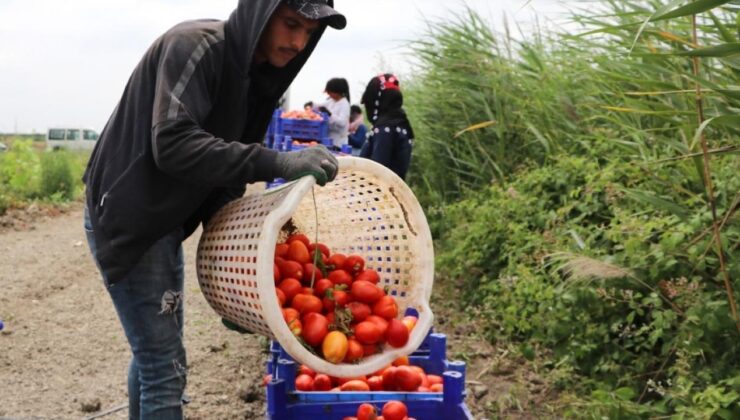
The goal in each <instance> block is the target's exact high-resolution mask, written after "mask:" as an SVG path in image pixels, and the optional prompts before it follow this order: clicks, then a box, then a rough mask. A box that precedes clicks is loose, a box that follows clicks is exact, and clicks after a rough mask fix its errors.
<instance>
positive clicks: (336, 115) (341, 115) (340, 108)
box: [319, 78, 350, 149]
mask: <svg viewBox="0 0 740 420" xmlns="http://www.w3.org/2000/svg"><path fill="white" fill-rule="evenodd" d="M325 91H326V94H327V95H329V99H328V100H327V101H326V102H324V103H323V104H321V106H320V107H319V110H320V111H322V112H326V113H327V114H329V137H330V138H331V141H332V144H333V145H334V147H336V148H337V149H341V148H342V145H345V144H347V135H348V134H349V108H350V106H349V83H347V79H342V78H334V79H331V80H329V81H328V82H327V83H326V89H325Z"/></svg>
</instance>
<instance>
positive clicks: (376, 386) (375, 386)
mask: <svg viewBox="0 0 740 420" xmlns="http://www.w3.org/2000/svg"><path fill="white" fill-rule="evenodd" d="M314 382H315V381H314ZM367 384H368V386H370V391H382V390H383V377H382V376H378V375H375V376H371V377H369V378H367Z"/></svg>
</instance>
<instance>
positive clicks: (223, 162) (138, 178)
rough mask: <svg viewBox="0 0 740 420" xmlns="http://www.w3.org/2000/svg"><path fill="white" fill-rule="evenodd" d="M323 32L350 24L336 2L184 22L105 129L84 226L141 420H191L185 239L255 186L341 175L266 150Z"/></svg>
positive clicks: (317, 156) (141, 69)
mask: <svg viewBox="0 0 740 420" xmlns="http://www.w3.org/2000/svg"><path fill="white" fill-rule="evenodd" d="M327 26H331V27H333V28H336V29H343V28H344V27H345V26H346V19H345V18H344V16H342V15H341V14H339V13H338V12H337V11H336V10H334V9H333V1H332V0H239V3H238V6H237V8H236V10H235V11H234V12H233V13H232V14H231V16H230V17H229V18H228V20H226V21H218V20H197V21H189V22H183V23H181V24H178V25H176V26H175V27H173V28H172V29H170V30H169V31H167V32H166V33H165V34H164V35H162V36H161V37H160V38H159V39H157V40H156V41H155V42H154V44H153V45H152V46H151V47H150V48H149V50H148V51H147V52H146V53H145V55H144V57H143V58H142V60H141V62H140V63H139V64H138V66H137V67H136V69H135V70H134V72H133V74H132V75H131V78H130V79H129V81H128V84H127V85H126V88H125V90H124V92H123V96H122V98H121V100H120V102H119V104H118V106H117V107H116V109H115V110H114V111H113V114H112V115H111V117H110V119H109V121H108V123H107V125H106V127H105V128H104V129H103V132H102V133H101V135H100V139H99V140H98V142H97V145H96V147H95V150H94V151H93V154H92V156H91V158H90V162H89V163H88V167H87V170H86V171H85V175H84V177H83V180H84V182H85V184H86V187H87V191H86V194H87V197H86V209H85V223H84V225H85V230H86V233H87V239H88V243H89V245H90V250H91V252H92V254H93V257H94V259H95V261H96V263H97V265H98V268H99V269H100V271H101V274H102V277H103V281H104V284H105V286H106V288H107V290H108V292H109V294H110V295H111V298H112V300H113V303H114V306H115V308H116V312H117V313H118V316H119V319H120V320H121V323H122V325H123V329H124V332H125V333H126V337H127V339H128V341H129V344H130V346H131V350H132V353H133V357H132V359H131V364H130V368H129V374H128V389H129V416H130V418H132V419H137V418H156V419H179V418H182V403H181V400H182V396H183V391H184V389H185V383H186V371H187V368H186V366H187V363H186V358H185V348H184V346H183V342H182V326H183V307H182V302H183V298H182V291H183V279H184V274H183V256H182V241H183V240H184V239H185V238H187V237H188V236H189V235H190V234H192V233H193V231H194V230H195V229H196V228H197V226H198V225H199V224H200V223H205V222H206V221H207V220H208V219H209V218H210V217H211V215H213V213H215V212H216V211H217V210H218V209H219V208H220V207H222V206H223V205H224V204H226V203H227V202H229V201H231V200H233V199H235V198H238V197H241V196H242V195H243V194H244V191H245V185H246V184H247V183H251V182H256V181H270V180H272V179H274V178H285V179H294V178H296V177H299V176H302V175H305V174H312V175H314V176H315V177H316V179H317V182H318V183H319V184H321V185H324V184H325V183H326V182H328V181H331V180H333V179H334V177H335V176H336V173H337V168H338V165H337V161H336V158H334V156H333V155H332V154H331V153H329V152H328V151H327V150H326V149H325V148H323V147H313V148H309V149H305V150H302V151H298V152H289V153H278V152H276V151H273V150H270V149H267V148H265V147H263V146H262V145H261V142H262V139H263V138H264V135H265V132H266V131H267V126H268V125H269V122H270V119H271V116H272V113H273V111H274V108H275V106H276V105H277V103H278V100H279V98H280V97H281V95H282V94H283V92H285V90H286V89H287V88H288V86H289V85H290V84H291V82H292V81H293V79H294V78H295V77H296V75H297V73H298V71H299V70H300V69H301V68H302V67H303V65H304V64H305V63H306V60H307V59H308V57H309V56H310V55H311V53H312V52H313V50H314V48H315V47H316V44H317V43H318V41H319V39H320V38H321V36H322V34H323V32H324V30H325V29H326V27H327Z"/></svg>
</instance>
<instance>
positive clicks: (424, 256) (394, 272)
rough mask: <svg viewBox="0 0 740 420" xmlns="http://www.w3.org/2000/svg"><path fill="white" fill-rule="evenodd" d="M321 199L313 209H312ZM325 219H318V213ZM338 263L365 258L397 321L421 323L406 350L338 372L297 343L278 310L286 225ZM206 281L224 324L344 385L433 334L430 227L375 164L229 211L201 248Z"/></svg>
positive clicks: (360, 164) (343, 164)
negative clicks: (278, 259) (278, 261)
mask: <svg viewBox="0 0 740 420" xmlns="http://www.w3.org/2000/svg"><path fill="white" fill-rule="evenodd" d="M314 196H315V206H314ZM315 209H318V211H315ZM317 217H318V229H319V232H318V238H319V242H322V243H324V244H327V245H328V246H329V247H330V248H331V250H332V253H335V252H338V253H342V254H345V255H350V254H355V255H360V256H362V257H363V258H364V259H365V265H366V268H369V269H374V270H377V271H378V272H379V274H380V278H381V280H380V283H379V285H380V286H383V287H388V289H389V294H390V295H391V296H394V297H395V298H396V301H397V303H398V307H399V316H401V315H402V314H403V313H404V311H405V309H406V308H408V307H412V308H414V309H416V310H417V311H418V313H419V319H418V322H417V324H416V327H414V329H413V330H412V332H411V336H410V337H409V341H408V343H407V344H406V346H404V347H402V348H397V349H394V348H392V347H390V346H387V345H386V346H384V351H383V352H382V353H379V354H376V355H373V356H370V357H367V358H364V359H363V360H362V361H360V362H359V363H355V364H346V363H345V364H333V363H330V362H328V361H326V360H324V359H322V358H321V357H318V356H316V355H314V354H312V353H311V352H310V351H308V350H307V349H306V348H304V347H303V345H301V343H300V342H299V341H298V340H297V339H296V338H295V337H294V336H293V334H292V333H291V331H290V329H289V328H288V325H287V324H286V323H285V321H284V319H283V316H282V312H281V308H280V306H279V304H278V300H277V294H276V292H275V284H274V280H273V261H274V253H275V244H276V243H277V242H278V240H284V239H285V237H286V235H287V232H285V231H282V228H283V227H284V226H285V225H286V223H287V222H288V221H291V222H292V224H293V225H294V226H295V227H296V228H297V230H298V231H299V232H302V233H305V234H306V235H308V237H309V238H310V239H311V241H314V240H315V238H316V227H317ZM197 271H198V281H199V283H200V287H201V291H202V292H203V295H204V296H205V297H206V299H207V300H208V302H209V303H210V305H211V307H213V309H214V310H215V311H216V312H218V313H219V314H220V315H221V316H222V317H224V318H226V319H228V320H229V321H231V322H233V323H235V324H237V325H239V326H241V327H243V328H245V329H248V330H250V331H253V332H255V333H259V334H263V335H266V336H268V337H272V338H275V339H277V340H278V342H279V343H280V345H281V346H282V347H283V348H284V349H285V351H286V352H288V354H290V355H291V356H292V357H293V358H294V359H295V360H296V361H298V362H299V363H303V364H305V365H307V366H309V367H311V368H312V369H315V370H317V371H319V372H323V373H327V374H330V375H333V376H337V377H357V376H361V375H367V374H369V373H372V372H374V371H377V370H379V369H380V368H382V367H384V366H386V365H388V364H390V363H391V362H392V361H393V360H395V359H396V358H398V357H400V356H404V355H408V354H410V353H412V352H413V351H415V350H416V349H417V348H418V347H419V345H421V342H422V341H423V340H424V337H425V336H426V335H427V333H428V331H429V329H430V328H431V326H432V322H433V318H434V316H433V314H432V311H431V308H430V307H429V299H430V296H431V293H432V285H433V282H434V250H433V247H432V237H431V233H430V231H429V226H428V224H427V221H426V217H425V216H424V212H423V211H422V209H421V206H420V205H419V203H418V201H417V200H416V197H415V196H414V194H413V193H412V192H411V190H410V189H409V188H408V186H407V185H406V184H405V183H404V181H403V180H402V179H400V178H399V177H398V176H396V174H395V173H393V172H392V171H390V170H389V169H387V168H385V167H384V166H382V165H379V164H377V163H375V162H373V161H370V160H367V159H360V158H354V157H340V158H339V174H338V175H337V178H336V179H335V180H334V181H333V182H330V183H328V184H327V185H326V186H325V187H320V186H318V185H315V180H314V178H313V177H311V176H308V177H304V178H302V179H300V180H298V181H294V182H290V183H287V184H285V185H282V186H280V187H278V188H275V189H271V190H266V191H265V192H263V193H261V194H257V195H252V196H246V197H243V198H241V199H238V200H236V201H233V202H231V203H229V204H228V205H226V206H225V207H224V208H222V209H221V210H220V211H219V212H218V213H216V215H215V216H214V217H213V218H212V219H211V221H210V222H209V224H208V226H206V228H205V231H204V232H203V236H202V237H201V239H200V243H199V245H198V256H197Z"/></svg>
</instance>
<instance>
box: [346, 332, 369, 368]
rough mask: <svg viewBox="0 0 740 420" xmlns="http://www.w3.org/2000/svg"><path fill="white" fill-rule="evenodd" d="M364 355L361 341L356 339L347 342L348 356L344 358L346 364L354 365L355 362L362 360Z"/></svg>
mask: <svg viewBox="0 0 740 420" xmlns="http://www.w3.org/2000/svg"><path fill="white" fill-rule="evenodd" d="M363 354H364V352H363V349H362V344H360V342H359V341H357V340H355V339H354V338H350V339H348V340H347V354H346V355H345V356H344V361H345V362H347V363H352V362H354V361H355V360H360V359H361V358H362V356H363Z"/></svg>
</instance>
